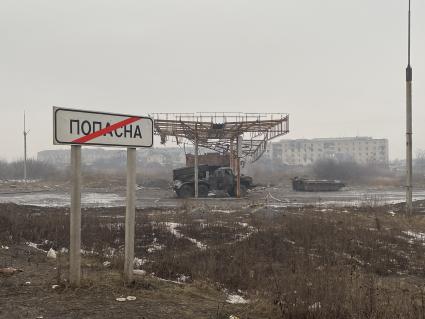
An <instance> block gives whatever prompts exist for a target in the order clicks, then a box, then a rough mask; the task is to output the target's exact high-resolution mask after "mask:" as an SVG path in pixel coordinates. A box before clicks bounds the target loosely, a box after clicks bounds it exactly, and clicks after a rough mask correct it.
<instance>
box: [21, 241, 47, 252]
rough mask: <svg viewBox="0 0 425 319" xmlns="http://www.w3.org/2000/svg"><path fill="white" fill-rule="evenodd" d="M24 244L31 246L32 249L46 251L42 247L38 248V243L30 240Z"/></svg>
mask: <svg viewBox="0 0 425 319" xmlns="http://www.w3.org/2000/svg"><path fill="white" fill-rule="evenodd" d="M25 245H27V246H29V247H32V248H34V249H37V250H39V251H44V252H47V251H45V250H43V249H41V248H38V245H37V244H35V243H32V242H30V241H27V242H26V243H25Z"/></svg>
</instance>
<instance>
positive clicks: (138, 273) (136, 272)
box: [133, 269, 146, 276]
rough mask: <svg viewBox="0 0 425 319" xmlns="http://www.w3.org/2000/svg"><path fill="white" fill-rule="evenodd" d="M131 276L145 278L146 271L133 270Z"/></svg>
mask: <svg viewBox="0 0 425 319" xmlns="http://www.w3.org/2000/svg"><path fill="white" fill-rule="evenodd" d="M133 274H135V275H140V276H145V275H146V271H145V270H143V269H134V270H133Z"/></svg>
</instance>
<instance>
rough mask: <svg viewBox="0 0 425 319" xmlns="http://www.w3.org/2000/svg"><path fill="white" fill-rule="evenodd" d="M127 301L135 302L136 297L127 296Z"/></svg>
mask: <svg viewBox="0 0 425 319" xmlns="http://www.w3.org/2000/svg"><path fill="white" fill-rule="evenodd" d="M127 300H128V301H133V300H136V297H135V296H127Z"/></svg>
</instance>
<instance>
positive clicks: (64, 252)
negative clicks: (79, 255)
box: [60, 247, 68, 254]
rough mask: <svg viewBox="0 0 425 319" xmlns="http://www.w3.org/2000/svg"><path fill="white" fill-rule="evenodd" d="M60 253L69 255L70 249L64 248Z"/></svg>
mask: <svg viewBox="0 0 425 319" xmlns="http://www.w3.org/2000/svg"><path fill="white" fill-rule="evenodd" d="M60 252H61V254H66V253H68V248H65V247H62V248H61V250H60Z"/></svg>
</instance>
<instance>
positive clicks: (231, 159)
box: [229, 140, 235, 171]
mask: <svg viewBox="0 0 425 319" xmlns="http://www.w3.org/2000/svg"><path fill="white" fill-rule="evenodd" d="M233 153H234V150H233V140H230V155H229V161H230V164H229V165H230V168H231V169H232V171H234V170H235V166H234V165H233V159H234V154H233Z"/></svg>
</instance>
